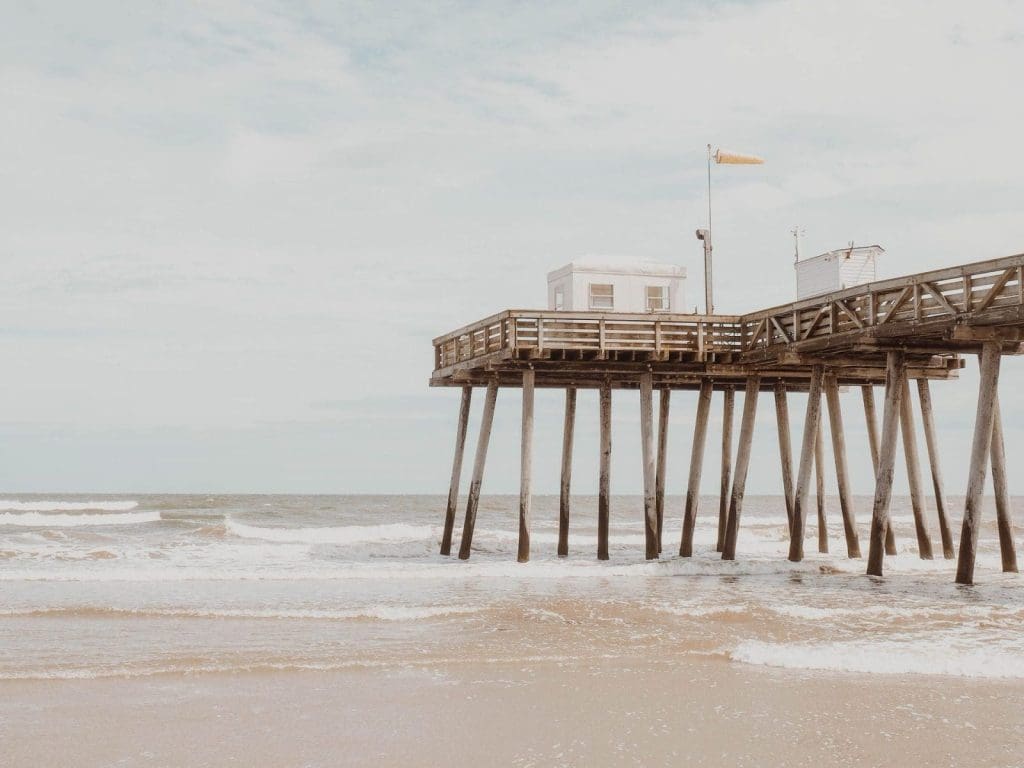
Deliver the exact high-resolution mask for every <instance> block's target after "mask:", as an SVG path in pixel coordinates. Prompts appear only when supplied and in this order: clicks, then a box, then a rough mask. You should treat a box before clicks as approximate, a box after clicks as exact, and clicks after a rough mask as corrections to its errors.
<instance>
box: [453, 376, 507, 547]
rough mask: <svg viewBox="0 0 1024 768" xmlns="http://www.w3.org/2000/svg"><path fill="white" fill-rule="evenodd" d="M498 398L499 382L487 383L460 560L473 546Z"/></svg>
mask: <svg viewBox="0 0 1024 768" xmlns="http://www.w3.org/2000/svg"><path fill="white" fill-rule="evenodd" d="M497 399H498V382H496V381H492V382H490V383H489V384H488V385H487V395H486V396H485V397H484V412H483V415H482V416H481V417H480V436H479V437H478V438H477V441H476V459H475V461H474V462H473V479H472V480H471V481H470V484H469V498H468V499H467V500H466V519H465V521H464V522H463V523H462V540H461V541H460V542H459V560H468V559H469V553H470V550H471V548H472V546H473V528H474V527H475V526H476V511H477V508H478V507H479V506H480V486H481V484H482V483H483V480H484V464H486V463H487V444H488V443H489V442H490V440H491V424H492V423H493V422H494V404H495V402H496V401H497Z"/></svg>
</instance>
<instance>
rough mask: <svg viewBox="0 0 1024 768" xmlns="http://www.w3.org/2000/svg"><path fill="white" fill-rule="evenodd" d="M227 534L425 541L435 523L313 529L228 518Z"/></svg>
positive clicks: (304, 540) (309, 540) (319, 540)
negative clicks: (280, 526) (268, 524)
mask: <svg viewBox="0 0 1024 768" xmlns="http://www.w3.org/2000/svg"><path fill="white" fill-rule="evenodd" d="M225 526H226V527H227V531H228V533H231V534H234V535H235V536H241V537H242V538H245V539H262V540H264V541H286V542H297V543H301V544H362V543H366V542H373V541H422V540H429V539H431V538H436V537H437V534H438V529H437V528H436V527H435V526H432V525H409V524H408V523H388V524H385V525H345V526H333V527H331V526H324V527H313V528H265V527H259V526H254V525H246V524H245V523H239V522H236V521H234V520H230V519H229V520H227V521H225Z"/></svg>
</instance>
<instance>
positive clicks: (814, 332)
mask: <svg viewBox="0 0 1024 768" xmlns="http://www.w3.org/2000/svg"><path fill="white" fill-rule="evenodd" d="M1022 270H1024V254H1021V255H1017V256H1009V257H1007V258H1004V259H994V260H991V261H981V262H977V263H974V264H965V265H964V266H960V267H952V268H950V269H941V270H936V271H933V272H922V273H920V274H917V275H910V276H908V277H900V278H895V279H892V280H883V281H880V282H875V283H868V284H866V285H858V286H854V287H853V288H848V289H846V290H845V291H840V292H838V293H831V294H826V295H824V296H819V297H815V298H811V299H805V300H803V301H799V302H796V303H793V304H787V305H783V306H781V307H775V308H772V309H766V310H763V311H761V312H754V313H751V314H749V315H744V316H743V317H742V318H741V319H740V323H741V325H742V336H743V351H744V352H752V351H755V350H758V349H767V348H769V347H772V346H775V345H778V344H794V343H798V342H803V341H808V340H810V339H816V338H821V337H824V336H835V335H837V334H842V333H845V332H850V331H863V330H865V329H868V328H881V327H882V326H885V325H887V324H895V323H911V324H914V325H917V324H924V323H929V322H933V321H936V320H945V321H949V320H957V319H963V318H967V317H976V316H978V315H980V314H981V313H984V312H991V311H993V310H997V309H1001V308H1005V307H1011V306H1012V307H1017V306H1021V305H1024V276H1022Z"/></svg>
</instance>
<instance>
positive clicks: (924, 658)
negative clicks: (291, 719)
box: [0, 496, 1024, 679]
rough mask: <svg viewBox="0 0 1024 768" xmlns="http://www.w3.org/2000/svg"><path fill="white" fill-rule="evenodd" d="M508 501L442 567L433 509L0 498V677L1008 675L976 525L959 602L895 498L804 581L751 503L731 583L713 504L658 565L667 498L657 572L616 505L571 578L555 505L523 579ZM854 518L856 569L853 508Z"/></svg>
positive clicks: (628, 514)
mask: <svg viewBox="0 0 1024 768" xmlns="http://www.w3.org/2000/svg"><path fill="white" fill-rule="evenodd" d="M1015 501H1019V500H1015ZM517 503H518V500H517V499H516V498H512V497H488V498H485V499H484V500H483V502H482V505H481V511H480V517H479V520H478V523H477V529H476V536H475V541H474V546H475V548H474V552H473V556H472V558H471V560H470V561H469V562H460V561H458V560H457V559H455V558H442V557H440V556H439V555H438V554H437V550H438V542H439V539H440V534H441V527H440V523H441V517H442V514H443V507H444V499H443V498H440V497H414V496H376V497H356V496H217V497H205V496H140V497H133V498H131V499H129V498H122V497H116V498H115V497H110V498H102V499H96V498H92V499H90V498H86V497H50V498H42V497H30V496H19V497H14V498H9V499H5V500H2V501H0V582H2V583H3V591H4V597H5V599H4V604H3V606H2V608H0V679H40V678H44V679H45V678H94V677H133V676H149V675H154V674H172V675H176V674H196V673H203V672H216V671H241V670H272V669H334V668H338V669H344V668H351V667H357V668H358V667H369V668H380V669H384V670H406V669H410V668H416V669H428V670H429V669H438V670H442V671H443V670H444V669H445V668H450V667H451V666H452V665H456V664H460V663H464V662H467V661H478V662H479V661H488V660H492V659H493V660H501V661H504V662H508V661H516V660H521V661H523V662H524V663H529V662H530V661H537V660H545V661H555V662H561V661H564V662H572V663H575V662H579V661H587V660H601V659H608V658H612V659H614V658H633V657H637V658H639V657H641V656H642V657H645V658H652V657H653V658H657V659H659V660H661V661H665V662H668V663H671V661H672V660H673V659H677V660H681V659H682V658H683V657H693V656H701V657H708V658H714V659H720V660H721V661H722V662H723V663H729V664H734V665H757V666H770V667H779V668H789V669H800V670H805V674H806V673H808V672H806V671H814V670H821V671H831V672H851V673H871V674H901V673H905V674H921V675H949V676H968V677H983V678H987V677H1004V678H1024V632H1021V630H1022V629H1024V583H1022V581H1021V579H1020V578H1019V577H1017V576H1016V575H1003V574H1001V573H1000V572H999V556H998V542H997V539H996V531H995V525H994V513H993V511H992V510H991V509H986V513H985V515H986V516H985V522H986V524H985V526H984V528H983V530H982V538H981V550H980V556H979V559H978V570H977V580H978V582H979V584H978V585H977V586H975V587H971V588H963V587H957V586H955V585H954V584H953V575H954V568H955V566H954V563H953V562H952V561H947V560H943V559H941V546H940V544H939V541H938V531H937V525H936V523H935V520H934V511H931V510H930V512H929V514H930V516H931V517H930V520H929V522H930V525H931V527H932V538H933V546H934V548H935V550H936V551H937V552H938V553H940V556H939V559H937V560H933V561H922V560H920V559H918V557H917V554H916V541H915V539H914V532H913V522H912V518H911V515H910V510H909V502H908V500H906V499H900V498H897V499H894V502H893V514H894V519H895V525H896V535H897V540H898V545H899V549H900V553H899V555H898V556H897V557H894V558H888V559H887V560H886V578H884V579H872V578H868V577H866V576H865V575H864V568H865V562H864V560H863V559H861V560H849V559H847V558H846V556H845V551H846V548H845V543H844V540H843V537H842V524H841V518H840V516H839V511H838V505H837V504H835V503H834V501H833V500H831V499H830V500H829V519H830V526H829V534H830V545H831V549H832V554H819V553H817V552H816V548H817V543H816V542H817V534H816V531H815V530H814V524H813V521H811V523H810V526H809V531H808V533H809V537H808V540H807V545H806V550H807V556H806V559H805V561H804V562H803V563H799V564H792V563H789V562H788V561H787V560H786V553H787V547H788V538H787V534H786V525H785V512H784V507H783V505H782V500H781V498H779V497H748V498H747V500H746V504H745V508H744V514H743V519H742V525H741V533H740V538H739V546H738V555H737V560H736V561H735V562H723V561H722V560H721V559H720V558H719V556H718V555H717V554H715V553H714V552H713V551H712V550H713V543H714V538H715V526H716V525H717V499H716V498H705V499H703V500H702V508H701V514H702V517H701V519H700V520H699V522H698V526H697V535H696V544H695V549H696V551H697V554H696V556H695V557H693V558H689V559H682V558H679V557H677V556H675V554H674V553H675V551H676V550H677V549H678V542H679V520H678V518H679V517H680V516H681V515H680V514H679V513H680V510H681V508H682V500H681V499H678V498H669V499H668V500H667V502H666V510H667V512H666V515H667V520H666V528H665V554H664V555H663V557H662V559H661V560H660V561H657V562H645V561H644V559H643V547H644V542H643V528H642V522H641V509H642V503H641V500H640V499H638V498H633V497H621V498H616V499H615V500H614V503H613V512H612V535H611V540H610V544H611V559H610V561H608V562H603V563H602V562H598V561H597V560H596V559H595V558H594V553H595V549H596V526H595V525H594V522H595V520H596V501H595V499H593V498H592V497H579V498H576V499H574V509H573V516H574V517H573V525H572V530H571V536H570V557H569V558H566V559H559V558H557V557H555V556H554V550H555V543H556V541H557V498H553V497H543V496H542V497H537V498H536V499H535V502H534V526H533V559H532V561H531V562H530V563H528V564H518V563H516V562H515V548H516V530H517V518H516V515H517V511H516V510H517ZM950 506H951V507H952V508H953V509H958V507H959V505H958V504H957V503H956V502H955V500H951V504H950ZM1015 506H1019V505H1018V504H1015ZM857 507H858V515H859V519H860V526H859V534H860V537H861V541H862V549H863V550H864V552H865V553H866V551H867V522H868V511H869V509H870V500H869V499H865V498H860V499H858V500H857ZM460 511H461V510H460ZM952 522H953V524H954V531H955V532H958V530H959V521H958V520H954V521H952ZM459 533H460V531H459V530H458V529H456V537H455V542H456V548H457V543H458V537H459ZM810 673H813V672H810Z"/></svg>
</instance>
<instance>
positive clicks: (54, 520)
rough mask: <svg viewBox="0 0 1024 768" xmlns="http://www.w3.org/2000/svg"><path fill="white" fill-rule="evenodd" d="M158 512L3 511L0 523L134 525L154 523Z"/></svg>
mask: <svg viewBox="0 0 1024 768" xmlns="http://www.w3.org/2000/svg"><path fill="white" fill-rule="evenodd" d="M159 520H160V513H159V512H111V513H107V514H102V513H101V514H88V513H87V514H73V515H69V514H64V513H56V514H54V513H45V512H3V513H0V525H18V526H23V527H32V528H74V527H77V526H82V525H135V524H137V523H155V522H158V521H159Z"/></svg>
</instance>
